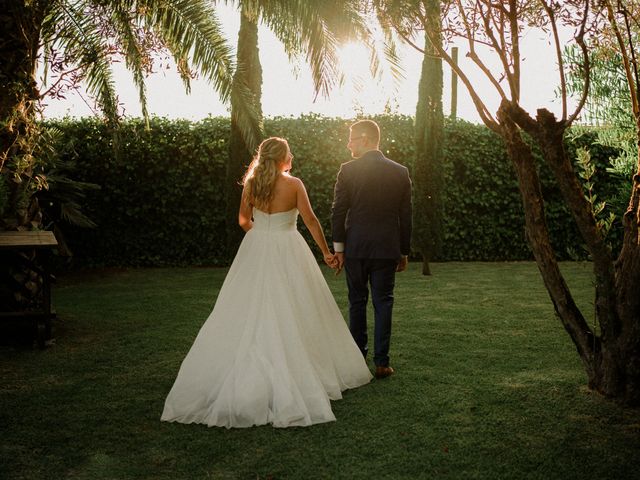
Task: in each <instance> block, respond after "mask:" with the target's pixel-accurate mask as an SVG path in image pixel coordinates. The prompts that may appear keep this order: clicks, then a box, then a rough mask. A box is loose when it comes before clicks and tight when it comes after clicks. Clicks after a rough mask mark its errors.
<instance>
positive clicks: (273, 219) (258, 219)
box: [253, 208, 298, 232]
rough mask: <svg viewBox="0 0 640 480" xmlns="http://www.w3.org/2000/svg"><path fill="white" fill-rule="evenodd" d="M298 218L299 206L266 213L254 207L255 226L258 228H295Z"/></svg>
mask: <svg viewBox="0 0 640 480" xmlns="http://www.w3.org/2000/svg"><path fill="white" fill-rule="evenodd" d="M297 220H298V209H297V208H292V209H291V210H287V211H286V212H278V213H266V212H263V211H262V210H258V209H257V208H254V209H253V228H255V229H256V230H268V231H272V232H273V231H287V230H295V229H296V222H297Z"/></svg>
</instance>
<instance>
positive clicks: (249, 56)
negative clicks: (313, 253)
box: [225, 9, 262, 258]
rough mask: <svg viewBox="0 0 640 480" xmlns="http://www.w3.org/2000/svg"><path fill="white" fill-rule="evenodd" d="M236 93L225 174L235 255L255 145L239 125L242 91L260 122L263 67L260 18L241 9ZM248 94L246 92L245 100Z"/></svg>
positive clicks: (230, 250)
mask: <svg viewBox="0 0 640 480" xmlns="http://www.w3.org/2000/svg"><path fill="white" fill-rule="evenodd" d="M233 89H234V90H235V92H234V93H232V95H231V136H230V140H229V160H228V163H227V173H226V194H225V198H226V219H227V228H226V232H227V252H228V255H229V257H230V258H232V257H233V255H234V254H235V252H236V250H237V249H238V245H239V244H240V241H241V240H242V236H243V232H242V229H241V228H240V227H239V226H238V209H239V207H240V198H241V194H242V185H241V184H240V181H241V179H242V176H243V174H244V172H245V170H246V168H247V167H248V166H249V163H251V158H252V156H253V154H254V149H255V147H256V146H255V145H247V141H246V140H245V138H244V137H243V135H242V130H241V129H240V127H239V125H238V120H237V118H238V113H237V111H238V109H239V108H241V107H240V105H239V100H238V99H239V98H241V97H242V95H240V94H239V93H238V91H239V90H244V91H247V90H248V91H249V94H250V96H251V100H252V101H253V106H252V108H253V109H254V113H255V115H256V116H257V117H258V119H259V122H260V124H261V122H262V107H261V97H262V67H261V65H260V58H259V50H258V24H257V18H255V17H251V16H249V14H248V13H247V12H246V11H245V10H244V9H242V11H241V14H240V32H239V34H238V53H237V70H236V72H235V74H234V77H233ZM246 97H247V95H244V98H245V101H246Z"/></svg>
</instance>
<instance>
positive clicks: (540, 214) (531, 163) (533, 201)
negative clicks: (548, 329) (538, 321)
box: [498, 103, 600, 384]
mask: <svg viewBox="0 0 640 480" xmlns="http://www.w3.org/2000/svg"><path fill="white" fill-rule="evenodd" d="M507 110H508V106H507V105H506V104H505V103H503V104H502V105H501V106H500V109H499V110H498V119H499V121H500V127H499V129H498V130H499V133H500V135H501V136H502V138H503V140H504V141H505V144H506V147H507V153H508V154H509V158H510V159H511V161H512V163H513V166H514V168H515V171H516V175H517V177H518V186H519V189H520V195H521V197H522V205H523V208H524V213H525V228H526V233H527V239H528V240H529V244H530V246H531V250H532V251H533V255H534V257H535V260H536V263H537V265H538V269H539V270H540V274H541V275H542V279H543V282H544V284H545V287H546V289H547V292H548V293H549V296H550V297H551V301H552V303H553V306H554V308H555V311H556V313H557V314H558V317H559V318H560V321H561V322H562V324H563V326H564V328H565V330H566V331H567V333H568V334H569V336H570V337H571V339H572V341H573V343H574V344H575V346H576V348H577V350H578V354H579V355H580V358H581V360H582V363H583V365H584V368H585V370H586V371H587V375H588V378H589V383H590V384H591V382H592V379H594V378H595V376H596V370H595V368H594V366H595V364H596V362H595V358H594V355H595V354H596V353H597V352H599V350H600V345H599V340H598V339H597V338H596V337H595V336H594V335H593V334H592V332H591V330H590V329H589V326H588V325H587V322H586V320H585V319H584V317H583V315H582V313H581V312H580V310H579V309H578V307H577V305H576V304H575V301H574V300H573V297H572V296H571V292H570V291H569V288H568V286H567V284H566V282H565V280H564V277H563V276H562V274H561V272H560V267H559V265H558V262H557V259H556V256H555V252H554V251H553V248H552V246H551V241H550V236H549V229H548V227H547V222H546V218H545V211H544V200H543V197H542V190H541V187H540V179H539V177H538V172H537V169H536V165H535V159H534V157H533V153H532V151H531V147H530V146H529V145H528V144H527V143H526V142H525V141H524V140H523V138H522V135H521V133H520V132H521V131H520V129H519V128H518V126H517V125H516V124H515V123H514V122H513V121H512V120H511V119H510V117H509V116H508V114H507Z"/></svg>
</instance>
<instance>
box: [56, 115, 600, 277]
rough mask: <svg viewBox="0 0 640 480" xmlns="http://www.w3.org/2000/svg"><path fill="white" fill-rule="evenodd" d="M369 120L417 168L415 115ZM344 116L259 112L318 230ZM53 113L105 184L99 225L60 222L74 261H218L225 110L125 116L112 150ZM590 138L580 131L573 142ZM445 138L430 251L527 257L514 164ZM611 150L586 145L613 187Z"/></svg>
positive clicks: (555, 202)
mask: <svg viewBox="0 0 640 480" xmlns="http://www.w3.org/2000/svg"><path fill="white" fill-rule="evenodd" d="M375 119H376V121H378V123H379V124H380V127H381V130H382V134H383V140H382V144H381V148H382V150H383V151H384V153H385V154H386V155H387V156H388V157H390V158H392V159H394V160H396V161H398V162H400V163H402V164H404V165H407V166H408V167H409V169H412V167H413V160H414V154H415V148H414V144H413V119H412V118H411V117H407V116H395V115H386V116H379V117H376V118H375ZM350 123H351V121H349V120H343V119H335V118H324V117H320V116H316V115H308V116H302V117H299V118H292V117H290V118H273V119H267V120H266V122H265V129H266V133H267V135H277V136H282V137H285V138H287V139H288V141H289V144H290V146H291V150H292V153H293V154H294V157H295V158H294V163H293V170H292V173H293V174H294V175H296V176H298V177H300V178H301V179H302V180H303V181H304V183H305V185H306V187H307V190H308V193H309V197H310V199H311V203H312V205H313V207H314V210H315V212H316V215H317V216H318V218H319V219H320V221H321V222H322V224H323V226H324V228H325V232H329V220H330V211H331V201H332V197H333V185H334V182H335V175H336V173H337V171H338V169H339V167H340V164H341V163H342V162H345V161H348V160H349V159H350V154H349V151H348V150H347V148H346V143H347V139H348V133H349V132H348V126H349V124H350ZM48 124H50V125H54V126H56V127H57V128H59V129H60V130H62V131H63V133H64V138H65V141H64V144H63V145H61V146H60V149H61V152H62V155H63V157H66V158H71V159H75V162H76V164H77V167H78V169H77V172H76V174H75V176H76V179H77V180H82V181H87V182H93V183H97V184H99V185H100V186H101V190H99V191H96V192H89V193H88V195H87V204H86V207H85V208H86V211H87V213H88V215H89V216H90V218H92V219H93V220H94V221H95V222H96V223H97V224H98V227H97V228H96V229H92V230H85V229H72V228H69V227H67V228H66V229H65V232H66V233H67V237H68V238H67V241H68V243H69V245H70V246H71V249H72V250H73V251H74V254H75V259H76V263H77V264H79V265H87V266H169V265H223V264H226V263H227V262H228V261H229V260H230V258H232V256H233V253H235V252H226V251H225V231H226V228H227V226H226V225H225V220H224V203H223V202H224V197H223V192H224V178H225V162H226V157H227V154H228V144H227V142H228V137H229V128H230V126H229V119H227V118H217V117H216V118H213V117H210V118H207V119H205V120H202V121H199V122H190V121H185V120H168V119H164V118H153V119H152V120H151V128H150V129H149V130H145V126H144V122H143V121H142V120H139V119H132V120H126V121H125V122H124V123H123V124H122V126H121V127H120V130H119V134H118V135H117V137H115V138H118V139H119V140H118V148H116V149H114V148H113V142H114V135H113V134H112V133H111V132H109V130H108V129H107V127H106V126H105V125H104V124H103V123H102V122H100V121H99V120H97V119H79V120H62V121H50V122H48ZM593 142H594V138H592V137H589V138H587V137H586V136H582V137H580V138H579V139H578V140H577V142H575V143H576V144H585V143H586V144H592V143H593ZM444 145H445V161H444V166H443V168H444V179H445V181H444V191H443V195H442V198H443V209H444V241H443V250H442V254H441V256H440V258H438V259H437V260H440V261H447V260H474V261H495V260H525V259H530V258H532V256H531V252H530V250H529V247H528V246H527V243H526V239H525V234H524V217H523V213H522V205H521V199H520V195H519V192H518V186H517V182H516V179H515V174H514V172H513V169H512V167H511V164H510V161H509V159H508V158H507V156H506V152H505V149H504V147H503V145H502V142H501V140H500V138H499V137H497V136H496V135H495V134H493V133H492V132H491V131H489V130H488V129H487V128H485V127H484V126H480V125H474V124H470V123H467V122H462V121H457V122H454V123H448V124H447V125H446V127H445V141H444ZM569 148H570V149H574V148H575V146H574V145H571V146H570V147H569ZM114 152H117V153H114ZM594 152H595V153H594ZM612 154H613V152H612V151H611V150H607V149H604V148H602V147H598V148H596V149H595V150H594V151H592V157H594V159H596V163H597V165H598V166H599V167H600V169H599V175H600V176H601V177H602V178H600V179H599V182H598V185H603V188H609V189H610V188H612V187H611V185H609V184H608V183H607V181H608V180H607V179H606V178H605V177H604V175H606V172H605V171H604V167H605V166H606V165H607V163H608V158H609V156H611V155H612ZM540 172H541V178H542V181H543V192H544V195H545V198H546V199H547V202H548V203H547V213H548V219H549V227H550V229H551V234H552V239H553V242H554V244H555V246H556V249H557V251H558V254H559V256H560V257H561V258H568V257H569V255H570V252H575V251H580V247H579V245H580V242H579V241H578V240H577V239H578V236H577V235H576V231H575V226H574V223H573V221H572V219H571V218H570V215H569V214H568V212H567V210H566V207H564V205H563V204H562V202H560V201H559V192H558V191H557V188H556V187H555V184H554V182H553V180H552V178H551V176H550V174H549V172H548V171H547V169H546V168H545V167H544V166H543V164H542V162H540ZM419 213H420V212H414V214H415V215H419ZM229 228H239V227H238V226H237V225H232V226H230V227H229ZM303 230H304V229H303ZM303 233H304V234H305V235H306V236H307V239H308V240H310V236H309V235H308V234H307V232H306V231H304V232H303Z"/></svg>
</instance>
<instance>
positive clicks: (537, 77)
mask: <svg viewBox="0 0 640 480" xmlns="http://www.w3.org/2000/svg"><path fill="white" fill-rule="evenodd" d="M219 15H220V19H221V20H222V22H223V27H224V30H225V33H226V34H227V38H229V39H232V40H233V42H234V43H235V41H236V39H237V32H238V29H239V25H240V20H239V16H238V14H237V13H236V12H235V11H234V10H233V9H232V8H231V7H230V6H224V7H220V8H219ZM259 47H260V61H261V63H262V67H263V90H262V91H263V98H262V101H263V112H264V114H265V115H266V116H268V117H273V116H295V117H297V116H299V115H300V114H303V113H311V112H313V113H318V114H321V115H326V116H332V117H333V116H335V117H343V118H354V117H355V116H356V115H357V114H358V113H364V114H367V115H372V114H376V113H382V112H383V111H384V110H385V106H386V105H389V106H390V108H391V110H392V111H393V112H396V113H402V114H408V115H414V114H415V108H416V103H417V99H418V81H419V78H420V68H421V62H422V55H421V54H420V53H419V52H417V51H416V50H414V49H413V48H411V47H403V48H402V51H401V56H402V65H403V68H404V77H405V78H404V79H402V80H401V81H400V82H397V81H394V79H393V78H392V76H391V74H390V73H386V74H385V75H383V77H382V78H381V79H377V80H374V79H373V78H371V75H370V73H369V69H368V63H369V60H368V53H367V52H366V50H365V49H364V47H362V46H360V45H346V46H345V47H344V48H343V50H342V54H341V58H343V60H344V62H343V68H344V71H345V73H346V75H347V81H346V82H345V84H344V85H343V86H342V87H340V88H336V89H335V90H334V91H333V92H332V93H331V96H330V98H328V99H327V98H322V97H318V98H317V99H315V101H314V91H313V85H312V82H311V75H310V72H309V69H308V67H307V66H306V64H304V63H301V64H300V65H297V66H292V65H290V64H289V60H288V58H287V56H286V54H285V53H284V49H283V48H282V46H281V44H280V43H279V41H278V40H277V39H276V38H275V36H274V35H273V34H272V33H271V32H270V31H269V30H268V29H266V28H263V27H261V28H260V32H259ZM465 53H466V49H465V48H464V46H463V45H461V46H460V52H459V61H460V64H461V66H463V67H464V65H465V63H466V62H467V60H466V58H465ZM552 53H553V52H552V50H551V48H550V46H549V45H548V44H547V39H546V38H544V37H543V36H542V35H539V34H537V33H536V32H530V33H529V34H528V35H526V36H525V38H524V39H523V44H522V57H523V58H524V62H523V68H524V71H523V75H522V99H523V101H522V104H523V106H524V107H525V108H527V109H528V110H529V111H530V112H532V113H534V112H535V109H536V108H539V107H546V108H548V109H549V110H551V111H553V112H555V113H556V114H559V113H560V103H559V101H558V100H557V99H555V94H554V90H555V88H556V85H559V79H558V74H557V70H556V65H555V57H554V56H552ZM114 67H115V72H116V73H115V75H116V83H117V89H118V96H119V99H120V102H121V103H122V104H123V105H124V113H125V115H126V116H134V117H135V116H140V115H141V110H140V106H139V103H138V95H137V91H136V90H135V88H134V86H133V83H132V82H131V76H130V74H129V73H128V72H127V70H126V69H125V68H124V66H123V64H121V63H120V64H116V65H115V66H114ZM472 81H474V82H476V83H478V84H479V85H483V86H482V87H481V88H480V90H481V92H482V91H484V92H487V93H489V95H485V97H486V98H488V99H489V100H490V101H487V103H488V107H489V109H490V111H492V112H495V110H496V108H497V106H498V98H497V96H496V95H495V94H494V93H493V90H492V87H490V86H488V84H487V83H486V82H484V81H483V77H482V76H481V75H478V76H476V77H472ZM450 85H451V71H450V69H449V67H448V66H447V65H445V66H444V98H443V102H444V112H445V115H448V114H449V112H450V108H451V105H450V102H451V100H450V95H451V88H450ZM147 88H148V92H147V96H148V110H149V112H150V113H151V114H152V115H156V116H161V117H169V118H186V119H191V120H198V119H202V118H205V117H207V116H209V115H212V116H227V115H228V114H229V112H228V107H227V106H226V105H223V104H222V103H221V102H220V100H219V99H218V98H217V95H216V94H215V92H214V91H213V89H212V88H211V87H210V86H209V85H208V84H207V83H206V82H205V81H201V80H195V81H193V83H192V90H191V94H190V95H187V94H185V93H184V87H183V84H182V81H181V80H180V79H179V77H178V75H177V74H176V72H175V69H169V70H162V71H161V72H159V73H156V74H153V75H151V76H150V77H149V78H148V79H147ZM46 102H47V106H46V108H45V116H47V117H63V116H66V115H68V116H73V117H80V116H90V115H92V111H91V109H90V108H89V107H88V106H87V105H86V104H85V102H84V101H83V99H82V98H81V97H80V96H78V95H74V94H71V93H70V94H69V95H68V97H67V99H66V100H51V99H47V100H46ZM457 112H458V117H459V118H463V119H466V120H470V121H473V122H480V119H479V117H478V114H477V112H476V110H475V107H474V106H473V104H472V102H471V99H470V97H469V95H468V93H467V90H466V88H465V87H464V85H463V84H462V83H461V82H459V83H458V108H457Z"/></svg>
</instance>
